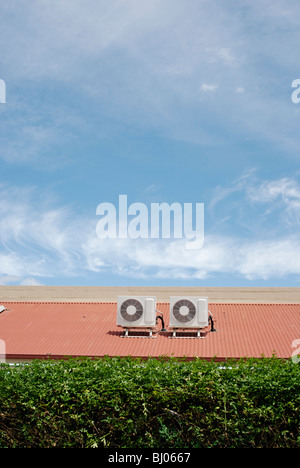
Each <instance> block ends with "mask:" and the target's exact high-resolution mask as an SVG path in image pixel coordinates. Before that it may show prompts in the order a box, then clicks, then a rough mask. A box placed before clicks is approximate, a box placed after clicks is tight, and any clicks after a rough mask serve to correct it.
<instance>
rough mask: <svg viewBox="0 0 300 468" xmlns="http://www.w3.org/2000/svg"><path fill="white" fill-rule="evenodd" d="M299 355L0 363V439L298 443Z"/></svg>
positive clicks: (12, 442) (121, 444)
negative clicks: (229, 359)
mask: <svg viewBox="0 0 300 468" xmlns="http://www.w3.org/2000/svg"><path fill="white" fill-rule="evenodd" d="M299 376H300V370H299V364H295V363H293V362H292V361H291V360H290V361H285V360H280V359H277V358H276V357H273V358H271V359H267V358H261V359H256V360H255V359H245V360H241V361H238V362H225V363H218V362H215V361H211V362H207V361H204V360H201V359H196V360H194V361H187V360H184V359H182V360H178V359H173V358H160V359H152V358H149V359H148V360H138V359H132V358H130V357H128V358H109V357H106V358H104V359H87V358H83V359H72V358H71V359H67V360H61V361H52V360H43V361H33V362H31V363H29V364H22V365H18V366H9V365H8V364H1V365H0V448H5V447H8V448H10V447H17V448H31V447H32V448H34V447H36V448H51V447H62V448H63V447H64V448H81V447H82V448H87V447H99V448H105V447H109V448H168V449H170V448H198V447H199V448H200V447H203V448H208V447H212V448H213V447H216V448H221V447H224V448H226V447H231V448H237V447H245V448H252V447H253V448H259V447H264V448H265V447H268V448H276V447H285V448H293V447H299V446H300V437H299V427H300V424H299V402H300V388H299V387H300V379H299Z"/></svg>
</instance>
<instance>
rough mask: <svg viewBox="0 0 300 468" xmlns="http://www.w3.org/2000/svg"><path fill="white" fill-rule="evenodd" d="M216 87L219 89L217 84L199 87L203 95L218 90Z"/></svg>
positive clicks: (205, 84) (204, 84)
mask: <svg viewBox="0 0 300 468" xmlns="http://www.w3.org/2000/svg"><path fill="white" fill-rule="evenodd" d="M218 87H219V85H217V84H207V83H203V84H202V85H201V91H203V92H204V93H207V92H212V91H216V89H218Z"/></svg>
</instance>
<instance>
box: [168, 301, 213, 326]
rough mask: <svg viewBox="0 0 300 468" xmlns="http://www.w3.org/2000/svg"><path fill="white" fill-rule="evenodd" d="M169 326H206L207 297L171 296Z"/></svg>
mask: <svg viewBox="0 0 300 468" xmlns="http://www.w3.org/2000/svg"><path fill="white" fill-rule="evenodd" d="M169 326H170V327H172V328H198V329H199V328H205V327H207V326H208V298H207V297H195V296H194V297H179V296H171V297H170V319H169Z"/></svg>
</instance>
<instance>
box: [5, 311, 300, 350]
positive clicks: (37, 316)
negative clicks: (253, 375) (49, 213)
mask: <svg viewBox="0 0 300 468" xmlns="http://www.w3.org/2000/svg"><path fill="white" fill-rule="evenodd" d="M3 305H4V306H5V307H6V308H7V309H9V310H7V311H5V312H2V313H1V314H0V339H1V340H4V342H5V346H6V358H7V359H32V358H41V357H45V356H50V357H53V358H62V357H64V356H105V355H109V356H139V357H148V356H154V357H158V356H163V355H164V356H174V357H182V356H186V357H189V358H192V357H195V356H199V357H203V358H212V357H216V358H219V359H224V358H240V357H261V356H262V355H264V356H266V357H270V356H272V354H276V355H277V356H278V357H280V358H289V357H291V355H292V353H293V351H294V348H293V347H292V343H293V341H294V340H296V339H300V304H244V303H241V304H236V303H234V304H217V303H210V304H209V309H210V311H211V312H212V314H213V316H214V319H215V328H216V329H217V332H216V333H211V332H210V328H209V327H208V328H207V330H205V333H204V335H205V336H204V338H202V339H199V338H184V339H182V338H170V330H169V333H157V334H154V336H155V337H154V338H148V337H134V338H133V337H129V338H122V337H121V335H123V334H124V331H123V330H122V329H121V328H119V327H117V325H116V317H117V303H105V302H102V303H96V302H93V303H86V302H85V303H79V302H76V303H75V302H73V303H70V302H9V303H8V302H6V303H3ZM157 308H158V309H159V310H160V311H161V312H163V314H164V319H165V323H166V325H168V316H169V304H168V303H158V304H157ZM160 328H161V323H160V321H159V322H158V330H160Z"/></svg>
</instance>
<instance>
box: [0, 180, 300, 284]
mask: <svg viewBox="0 0 300 468" xmlns="http://www.w3.org/2000/svg"><path fill="white" fill-rule="evenodd" d="M255 186H256V190H255V189H254V187H255ZM1 188H2V190H1V203H0V215H1V221H0V245H1V248H0V277H1V278H2V279H1V280H0V283H1V282H2V284H5V283H6V284H7V283H10V282H12V281H14V279H15V281H16V282H18V283H20V284H21V283H22V282H23V284H29V283H32V284H34V283H35V282H37V283H43V282H44V279H45V278H47V277H56V276H57V274H58V272H59V274H60V275H64V276H66V277H70V276H71V277H81V276H83V275H84V274H85V272H92V273H95V274H107V273H109V274H110V275H113V276H115V277H132V278H136V279H148V280H153V279H155V278H157V279H158V278H161V279H162V278H165V279H167V278H168V279H173V280H180V279H182V280H186V279H190V280H203V279H209V278H211V277H215V276H216V275H224V274H225V275H231V276H232V277H237V278H240V279H246V280H256V279H258V280H267V279H272V278H277V279H278V278H284V277H286V276H288V275H293V276H294V275H296V276H297V275H299V274H300V260H299V259H300V241H299V236H298V234H297V232H298V229H299V225H298V224H297V223H298V222H299V219H298V218H294V223H293V228H294V229H292V225H291V223H292V219H290V226H289V227H287V228H286V229H285V230H283V229H282V224H280V223H279V225H278V226H274V215H275V219H276V217H277V216H278V211H276V210H275V211H276V212H275V213H272V216H269V217H268V216H265V213H266V212H267V208H268V207H270V206H271V207H272V208H273V209H274V207H273V204H274V199H277V197H283V198H284V204H285V206H286V210H287V212H288V213H289V210H290V207H289V200H292V201H293V200H297V201H298V198H299V196H300V185H298V184H297V181H296V180H292V179H282V180H277V181H262V180H261V181H260V182H259V183H258V181H257V179H256V178H254V177H253V176H250V175H248V176H247V177H246V176H244V177H241V178H240V179H239V180H238V181H235V182H234V183H233V184H232V186H231V187H228V188H227V189H226V188H224V189H223V190H221V188H220V187H219V188H218V194H217V195H216V199H215V203H214V204H213V209H214V210H215V215H216V213H217V211H216V210H217V208H218V209H220V211H224V206H225V205H226V204H227V209H228V213H230V217H228V218H223V219H222V220H221V221H220V224H219V226H217V228H216V227H215V224H214V223H212V224H210V223H209V222H208V223H207V224H208V227H207V230H206V234H205V242H204V246H203V247H202V248H201V249H199V250H192V251H190V250H187V249H186V248H185V240H184V239H179V240H176V239H169V240H168V239H130V238H128V239H99V238H98V237H97V235H96V219H91V218H90V219H89V218H87V217H85V216H83V215H80V214H78V213H77V214H76V213H74V211H73V210H72V208H71V207H64V206H59V205H57V203H55V204H53V202H52V201H51V202H49V200H47V199H45V198H44V200H43V201H37V200H39V199H42V198H43V197H41V196H37V195H38V194H37V192H36V189H35V188H33V187H27V188H24V189H23V190H20V188H14V189H13V188H9V189H7V187H4V186H2V187H1ZM237 191H243V192H244V197H242V201H241V202H240V203H239V205H238V206H237V205H236V204H235V203H234V200H233V199H232V198H230V197H232V195H233V194H234V193H236V192H237ZM260 191H261V193H262V194H264V196H262V197H260V196H259V194H260ZM12 200H13V201H12ZM253 203H254V204H255V207H256V209H255V210H254V211H253ZM229 205H230V206H229ZM262 205H264V207H263V213H264V217H263V221H260V222H257V219H258V218H259V217H260V216H261V213H262V212H261V211H259V210H260V207H262ZM277 208H278V210H280V209H282V206H278V207H277ZM294 209H295V210H296V207H294ZM241 210H243V211H244V213H243V216H239V217H237V216H234V215H236V214H237V213H238V214H240V213H241V212H242V211H241ZM297 210H298V212H297V213H298V214H299V210H300V208H299V206H298V205H297ZM250 215H251V218H250V217H249V216H250ZM210 216H211V213H210ZM246 218H247V224H246V223H245V219H246ZM241 219H242V223H245V230H244V234H243V232H241V230H238V231H236V230H235V227H236V225H237V223H240V222H241ZM226 223H227V224H228V225H229V229H228V230H227V233H226V229H224V225H226ZM272 225H273V226H272ZM212 226H213V227H212ZM253 226H254V229H253ZM237 232H239V234H238V233H237Z"/></svg>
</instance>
